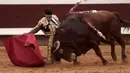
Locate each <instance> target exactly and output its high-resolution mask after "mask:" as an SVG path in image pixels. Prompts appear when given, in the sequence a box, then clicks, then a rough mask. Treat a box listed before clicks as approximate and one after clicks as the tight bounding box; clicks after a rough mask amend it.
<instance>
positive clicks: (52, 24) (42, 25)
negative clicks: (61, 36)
mask: <svg viewBox="0 0 130 73" xmlns="http://www.w3.org/2000/svg"><path fill="white" fill-rule="evenodd" d="M59 25H60V22H59V19H58V17H57V16H56V15H52V19H51V21H49V22H48V20H47V18H46V17H43V18H41V19H40V20H39V21H38V24H37V25H36V26H35V27H34V28H33V29H32V30H31V31H30V32H29V33H36V32H38V31H39V30H42V31H43V33H44V34H45V35H46V36H49V40H48V46H47V50H48V52H47V58H48V60H47V63H48V64H51V62H52V61H51V47H52V44H53V37H54V34H55V32H56V28H58V27H59Z"/></svg>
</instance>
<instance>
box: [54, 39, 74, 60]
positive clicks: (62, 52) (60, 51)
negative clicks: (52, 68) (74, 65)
mask: <svg viewBox="0 0 130 73" xmlns="http://www.w3.org/2000/svg"><path fill="white" fill-rule="evenodd" d="M52 57H53V59H54V60H55V61H56V60H57V59H60V58H62V59H64V60H67V61H69V62H71V61H73V60H74V59H75V58H76V54H75V53H74V49H73V48H72V47H71V46H70V45H69V46H68V45H66V43H61V42H60V41H55V42H54V44H53V48H52Z"/></svg>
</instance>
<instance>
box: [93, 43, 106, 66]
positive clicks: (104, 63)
mask: <svg viewBox="0 0 130 73" xmlns="http://www.w3.org/2000/svg"><path fill="white" fill-rule="evenodd" d="M91 44H92V46H93V47H92V48H93V49H94V51H95V53H96V55H97V56H99V57H100V59H101V60H102V63H103V65H106V64H108V61H107V60H106V59H104V58H103V56H102V53H101V50H100V48H99V46H98V44H97V43H96V41H91Z"/></svg>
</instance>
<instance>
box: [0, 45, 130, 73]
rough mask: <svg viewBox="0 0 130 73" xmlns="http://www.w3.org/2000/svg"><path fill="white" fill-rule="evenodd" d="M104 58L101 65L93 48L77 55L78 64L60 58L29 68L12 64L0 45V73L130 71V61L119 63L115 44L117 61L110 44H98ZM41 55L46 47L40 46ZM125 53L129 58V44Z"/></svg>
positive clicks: (121, 72) (119, 49) (114, 72)
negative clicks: (59, 61) (43, 65)
mask: <svg viewBox="0 0 130 73" xmlns="http://www.w3.org/2000/svg"><path fill="white" fill-rule="evenodd" d="M100 47H101V51H102V54H103V56H104V58H105V59H107V60H108V61H109V64H108V65H107V66H103V65H102V62H101V60H100V59H99V58H98V57H97V56H96V54H95V52H94V51H93V50H90V51H89V52H87V53H86V54H85V55H82V56H80V57H79V61H80V62H81V64H80V65H78V66H73V64H72V63H69V62H66V61H64V60H62V63H61V64H57V65H50V66H45V67H38V68H36V67H35V68H31V67H18V66H14V65H13V64H12V63H11V61H10V60H9V58H8V55H7V53H6V50H5V48H4V47H0V73H130V62H128V64H122V63H121V48H120V46H116V54H117V57H118V61H117V62H114V61H113V60H112V58H111V54H110V46H100ZM40 48H41V53H42V55H44V56H46V47H40ZM126 48H127V49H126V54H127V57H128V60H130V46H126Z"/></svg>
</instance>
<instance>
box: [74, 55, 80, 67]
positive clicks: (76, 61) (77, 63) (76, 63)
mask: <svg viewBox="0 0 130 73" xmlns="http://www.w3.org/2000/svg"><path fill="white" fill-rule="evenodd" d="M73 64H74V65H79V64H80V62H79V61H78V59H77V56H76V58H75V59H74V60H73Z"/></svg>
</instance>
